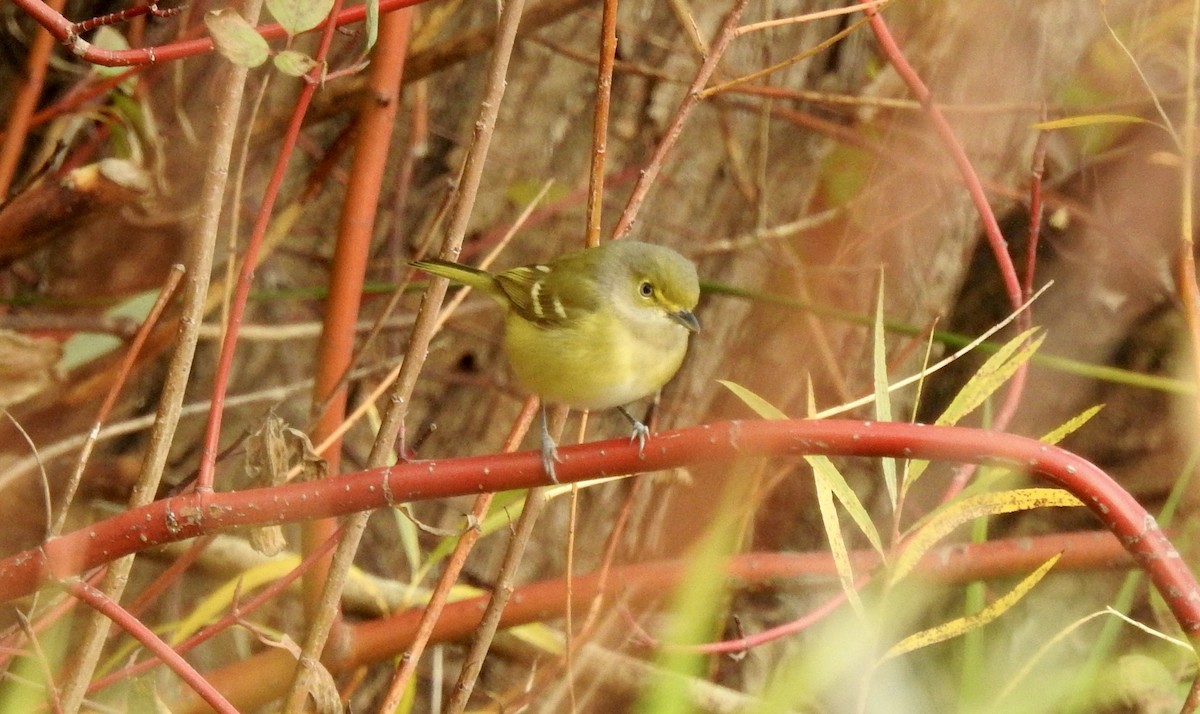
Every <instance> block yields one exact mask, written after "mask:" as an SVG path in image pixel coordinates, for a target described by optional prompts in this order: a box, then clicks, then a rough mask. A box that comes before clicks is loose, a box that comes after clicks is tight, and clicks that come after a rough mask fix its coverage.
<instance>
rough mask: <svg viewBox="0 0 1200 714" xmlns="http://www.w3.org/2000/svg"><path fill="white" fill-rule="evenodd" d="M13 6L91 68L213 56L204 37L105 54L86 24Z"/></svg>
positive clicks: (271, 35)
mask: <svg viewBox="0 0 1200 714" xmlns="http://www.w3.org/2000/svg"><path fill="white" fill-rule="evenodd" d="M425 1H426V0H380V2H379V12H380V13H381V14H382V13H385V12H391V11H392V10H398V9H400V8H402V7H409V6H411V5H418V4H420V3H423V2H425ZM13 4H14V5H16V6H17V7H19V8H21V9H22V10H24V11H25V12H26V13H27V14H28V15H29V16H30V17H32V18H33V19H34V20H35V21H37V23H38V24H39V25H41V26H42V27H44V28H46V29H47V30H49V31H50V34H51V35H53V36H54V37H55V39H57V40H58V41H59V42H61V43H63V44H64V45H66V46H67V48H68V49H69V50H70V51H71V53H72V54H74V55H75V56H77V57H79V58H81V59H84V60H87V61H88V62H91V63H92V64H98V65H103V66H105V67H128V66H132V65H143V64H154V63H155V62H166V61H169V60H176V59H182V58H184V57H192V56H195V55H202V54H205V53H207V52H211V51H212V49H213V41H212V39H210V38H208V37H202V38H200V39H196V40H184V41H181V42H172V43H171V44H168V45H160V46H158V47H140V48H137V49H130V50H103V49H100V48H99V47H96V46H95V45H93V44H91V43H90V42H87V41H86V40H84V39H83V38H81V37H80V36H79V35H80V32H82V31H83V30H85V29H87V28H86V23H87V22H88V21H84V22H83V23H76V22H71V21H70V20H68V19H67V18H65V17H63V16H62V15H61V14H60V13H58V12H55V10H54V9H53V8H51V7H50V6H48V5H46V3H44V2H42V0H13ZM366 15H367V6H366V5H356V6H354V7H349V8H346V9H345V10H342V11H341V12H339V13H338V15H337V17H336V18H335V19H334V25H335V26H336V27H342V26H343V25H350V24H353V23H355V22H362V20H363V18H365V17H366ZM327 22H328V20H326V21H325V22H322V23H321V24H320V25H318V26H316V27H315V28H313V30H320V29H322V28H323V27H325V25H326V23H327ZM255 29H256V30H257V31H258V34H260V35H262V36H263V38H264V39H268V40H274V39H279V38H282V37H287V30H285V29H284V28H283V26H282V25H279V24H278V23H276V24H272V25H262V26H261V27H257V28H255Z"/></svg>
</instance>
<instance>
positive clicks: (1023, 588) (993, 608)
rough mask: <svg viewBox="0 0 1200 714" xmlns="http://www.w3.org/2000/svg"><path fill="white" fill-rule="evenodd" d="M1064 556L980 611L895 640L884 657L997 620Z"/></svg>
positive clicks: (1028, 577)
mask: <svg viewBox="0 0 1200 714" xmlns="http://www.w3.org/2000/svg"><path fill="white" fill-rule="evenodd" d="M1061 557H1062V553H1059V554H1058V555H1055V556H1054V557H1053V558H1051V559H1050V560H1047V561H1046V562H1045V563H1042V565H1041V566H1039V567H1038V569H1037V570H1035V571H1033V572H1032V573H1030V574H1029V575H1028V576H1027V577H1026V578H1025V579H1024V580H1022V581H1021V582H1019V583H1017V586H1016V587H1015V588H1013V589H1012V590H1009V591H1008V592H1007V593H1006V594H1005V595H1003V596H1002V597H1000V598H997V599H996V601H995V602H993V603H992V604H991V605H988V606H987V607H985V608H983V609H982V610H980V611H979V612H977V613H975V614H973V615H967V616H966V617H956V618H955V619H953V620H950V621H948V622H944V623H942V624H940V625H938V626H936V627H931V628H929V629H928V630H922V631H920V632H918V633H916V634H913V635H909V636H908V637H905V638H904V639H903V640H900V641H899V642H897V643H896V644H894V645H892V647H891V649H889V650H888V651H887V652H886V653H884V655H883V659H884V660H889V659H892V658H894V657H899V656H900V655H902V654H906V653H908V652H912V651H914V650H919V649H921V648H922V647H928V646H929V645H935V644H937V643H939V642H945V641H946V640H950V639H953V638H955V637H959V636H960V635H963V634H965V633H967V632H970V631H971V630H974V629H976V628H979V627H983V626H984V625H986V624H988V623H989V622H991V621H992V620H995V619H996V618H997V617H1000V616H1001V615H1003V614H1004V613H1005V612H1007V611H1008V610H1009V609H1011V608H1012V606H1013V605H1016V604H1017V603H1018V602H1019V601H1020V600H1021V598H1023V597H1025V595H1026V594H1028V593H1029V591H1030V590H1032V589H1033V586H1034V585H1037V584H1038V582H1039V581H1041V579H1042V578H1043V577H1044V576H1045V575H1046V573H1047V572H1049V571H1050V568H1053V567H1054V564H1055V563H1057V562H1058V559H1059V558H1061Z"/></svg>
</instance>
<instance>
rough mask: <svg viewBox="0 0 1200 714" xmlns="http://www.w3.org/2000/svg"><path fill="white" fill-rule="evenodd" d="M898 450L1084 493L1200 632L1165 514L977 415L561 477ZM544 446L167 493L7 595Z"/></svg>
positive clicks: (678, 450)
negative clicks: (960, 421)
mask: <svg viewBox="0 0 1200 714" xmlns="http://www.w3.org/2000/svg"><path fill="white" fill-rule="evenodd" d="M801 454H826V455H846V456H850V455H853V456H868V457H876V456H894V457H904V458H920V459H939V460H947V461H965V462H971V463H992V464H1004V465H1009V466H1012V467H1014V468H1019V469H1022V470H1025V471H1028V472H1029V473H1031V474H1034V475H1036V476H1039V477H1041V478H1043V479H1046V480H1048V481H1050V482H1052V483H1055V484H1057V485H1059V486H1061V487H1063V488H1064V489H1066V490H1068V491H1070V492H1071V493H1073V494H1074V495H1075V496H1076V497H1078V498H1079V499H1080V500H1081V501H1082V502H1083V503H1084V505H1086V506H1087V507H1088V508H1089V509H1090V510H1091V511H1092V512H1093V513H1094V514H1095V515H1096V517H1097V518H1099V519H1100V521H1101V523H1103V524H1104V525H1105V527H1107V528H1108V529H1109V530H1110V531H1112V532H1113V534H1115V535H1116V536H1117V537H1118V538H1119V539H1120V540H1121V542H1122V544H1124V546H1125V549H1126V550H1127V551H1128V552H1129V553H1130V555H1132V556H1133V558H1134V561H1135V562H1136V563H1137V564H1138V565H1139V566H1140V567H1141V568H1142V569H1143V570H1145V571H1146V573H1147V574H1148V575H1149V577H1150V579H1151V581H1152V582H1153V583H1154V585H1155V587H1156V588H1157V589H1158V591H1159V593H1160V594H1161V595H1162V597H1163V598H1164V600H1166V602H1167V604H1168V606H1169V607H1170V608H1171V612H1172V613H1173V614H1174V615H1175V618H1176V620H1178V622H1179V624H1180V626H1181V627H1182V628H1183V630H1184V632H1186V633H1187V634H1188V635H1189V636H1193V637H1194V636H1197V634H1198V633H1200V587H1198V586H1197V584H1196V580H1195V578H1194V577H1193V575H1192V573H1191V571H1190V570H1188V567H1187V565H1186V564H1185V563H1184V562H1183V560H1182V559H1181V558H1180V557H1179V554H1178V552H1176V550H1175V548H1174V546H1172V545H1171V543H1170V541H1169V540H1168V539H1167V537H1166V535H1165V534H1164V533H1163V532H1162V530H1161V529H1160V528H1159V527H1158V524H1157V523H1156V522H1155V520H1154V518H1153V516H1151V515H1150V514H1149V513H1147V512H1146V510H1145V509H1144V508H1142V506H1141V505H1140V504H1139V503H1138V502H1137V501H1136V500H1135V499H1134V498H1133V496H1131V495H1130V494H1129V493H1128V492H1127V491H1125V490H1124V489H1123V488H1121V486H1120V485H1118V484H1117V483H1116V482H1115V481H1113V480H1112V478H1111V477H1109V476H1108V474H1106V473H1104V471H1102V470H1101V469H1100V468H1098V467H1097V466H1095V465H1094V464H1092V463H1090V462H1088V461H1086V460H1085V459H1083V458H1081V457H1079V456H1076V455H1075V454H1072V453H1070V452H1068V451H1065V450H1063V449H1060V448H1058V447H1055V446H1050V445H1047V444H1043V443H1041V442H1038V441H1035V440H1033V439H1028V438H1025V437H1021V436H1015V435H1012V434H1004V433H1000V432H990V431H984V430H981V429H968V428H965V427H934V426H923V425H914V424H896V423H874V422H862V421H851V420H828V421H805V420H791V421H732V422H720V423H716V424H709V425H703V426H697V427H691V428H688V429H680V430H676V431H670V432H665V433H661V434H656V435H654V436H653V437H652V438H651V439H650V441H649V442H648V443H647V446H646V450H645V456H644V458H639V456H638V449H637V447H636V446H635V445H632V444H630V443H628V442H627V440H625V439H616V440H612V441H602V442H595V443H591V444H581V445H578V446H567V447H563V448H561V449H559V455H560V456H561V457H562V463H561V464H559V466H558V469H557V471H558V479H559V481H560V482H564V483H566V482H574V481H582V480H586V479H590V478H597V477H600V476H615V475H622V474H630V473H636V472H647V471H657V470H662V469H670V468H676V467H681V466H687V465H695V464H700V463H712V462H726V461H732V460H734V459H740V458H745V457H747V456H760V457H762V456H783V455H793V456H795V455H801ZM547 483H548V482H547V480H546V477H545V474H544V473H543V472H542V467H541V458H540V455H539V454H538V453H537V452H532V451H530V452H522V453H519V454H505V455H491V456H473V457H465V458H459V459H449V460H445V461H417V462H412V463H406V464H398V465H396V466H392V467H387V468H378V469H370V470H367V471H360V472H357V473H352V474H345V475H343V476H338V477H335V478H330V479H325V480H321V481H313V482H308V483H291V484H287V485H284V486H278V487H272V488H261V489H253V490H249V491H238V492H226V493H207V494H201V493H194V494H186V495H182V496H176V497H174V498H169V499H166V500H163V501H157V502H155V503H152V504H149V505H147V506H144V507H141V508H137V509H133V510H131V511H128V512H126V513H123V514H121V515H119V516H115V517H113V518H110V519H107V520H104V521H101V522H99V523H96V524H95V525H92V526H90V527H88V528H83V529H80V530H77V531H73V532H71V533H68V534H66V535H63V536H61V537H58V538H54V539H52V540H50V541H48V542H46V543H45V544H44V545H43V546H42V547H40V548H35V549H31V550H27V551H24V552H22V553H18V554H16V555H13V556H11V557H9V558H6V559H4V560H3V561H0V600H10V599H13V598H16V597H21V596H23V595H27V594H29V593H31V592H33V591H34V590H35V589H36V588H37V587H38V585H39V584H40V583H42V582H43V581H44V580H45V579H46V578H48V577H55V578H65V577H68V576H70V575H73V574H75V573H79V572H82V571H84V570H86V569H88V568H92V567H95V566H98V565H101V564H103V563H106V562H108V561H110V560H113V559H114V558H118V557H120V556H123V555H127V554H129V553H134V552H137V551H141V550H144V549H146V548H149V547H152V546H155V545H160V544H162V543H167V542H171V541H178V540H183V539H185V538H194V537H196V536H199V535H204V534H207V533H211V532H213V531H216V530H219V529H225V528H230V527H233V526H248V525H261V524H265V523H284V522H292V521H299V520H304V519H310V518H323V517H329V516H339V515H344V514H347V513H353V512H357V511H363V510H369V509H374V508H382V507H383V506H385V505H394V504H398V503H405V502H410V501H420V500H428V499H435V498H448V497H451V496H462V495H466V494H470V493H481V492H484V491H502V490H509V489H515V488H531V487H534V486H544V485H546V484H547Z"/></svg>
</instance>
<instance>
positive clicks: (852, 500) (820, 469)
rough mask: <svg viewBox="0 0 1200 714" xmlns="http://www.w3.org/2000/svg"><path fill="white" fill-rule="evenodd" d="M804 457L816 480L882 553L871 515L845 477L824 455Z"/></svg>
mask: <svg viewBox="0 0 1200 714" xmlns="http://www.w3.org/2000/svg"><path fill="white" fill-rule="evenodd" d="M804 458H805V460H806V461H808V464H809V466H812V469H813V475H814V476H816V478H817V482H818V483H823V484H825V486H826V488H828V489H829V490H830V492H831V493H832V494H833V495H834V496H837V500H838V502H839V503H841V504H842V508H844V509H846V513H847V514H848V515H849V516H850V518H851V520H853V521H854V524H855V525H857V526H858V529H859V530H860V531H862V532H863V535H865V536H866V537H867V540H869V541H870V542H871V547H872V548H874V549H875V550H876V552H878V553H879V554H880V555H883V554H884V553H883V542H882V541H881V540H880V539H879V531H877V530H875V524H874V523H873V522H872V521H871V516H870V515H868V514H867V509H866V508H864V507H863V505H862V501H860V500H858V496H857V495H856V494H855V493H854V490H853V489H851V488H850V484H848V483H846V478H845V477H844V476H842V474H841V472H840V471H838V470H837V467H836V466H834V465H833V462H832V461H830V460H829V459H828V458H827V457H825V456H805V457H804Z"/></svg>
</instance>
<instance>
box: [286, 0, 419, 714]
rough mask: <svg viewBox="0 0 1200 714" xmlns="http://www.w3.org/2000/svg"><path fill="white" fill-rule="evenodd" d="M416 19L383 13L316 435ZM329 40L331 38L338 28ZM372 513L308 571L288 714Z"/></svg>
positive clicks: (408, 13)
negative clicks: (303, 627) (304, 622)
mask: <svg viewBox="0 0 1200 714" xmlns="http://www.w3.org/2000/svg"><path fill="white" fill-rule="evenodd" d="M339 8H340V3H337V2H335V4H334V8H333V10H331V12H330V17H334V16H336V15H337V12H338V9H339ZM412 18H413V11H412V10H411V9H404V10H400V11H397V12H393V13H389V14H387V15H385V16H384V17H383V19H382V20H381V21H380V24H379V40H378V42H377V44H376V46H375V50H374V61H373V62H372V63H371V66H370V74H369V78H368V83H369V86H370V91H371V95H372V99H373V100H374V101H371V102H370V103H368V104H366V105H364V106H363V109H362V110H361V111H360V112H359V117H358V124H359V127H358V135H357V139H356V142H355V152H354V159H353V163H352V174H353V175H352V178H351V184H350V185H349V186H348V187H347V190H346V195H345V198H344V200H343V205H342V209H341V219H340V221H339V224H338V238H337V245H336V247H335V249H334V264H333V275H332V276H331V277H330V296H329V299H328V300H327V301H326V306H325V315H324V323H325V331H324V332H323V333H322V335H321V343H320V345H319V347H318V350H317V362H318V364H319V365H320V366H319V369H318V372H317V375H316V381H315V384H314V386H313V402H315V403H321V401H322V400H325V403H324V409H323V410H322V412H321V414H320V416H319V417H318V419H317V425H316V427H315V430H314V433H315V434H317V435H325V434H328V433H329V432H330V431H333V430H335V429H336V428H337V425H338V423H339V422H340V421H342V418H343V416H344V415H345V411H346V397H347V394H346V389H345V388H341V387H339V386H338V385H339V384H342V378H343V376H344V375H345V373H346V372H347V371H348V369H349V367H350V365H351V358H352V355H353V353H354V323H355V320H356V319H357V317H358V310H359V305H360V302H361V300H362V286H363V282H364V279H365V275H366V265H367V255H368V253H369V252H370V244H371V238H372V236H373V233H374V231H373V226H374V224H375V213H376V207H377V206H378V205H379V197H380V194H381V187H382V185H383V175H384V172H385V171H386V169H387V158H388V154H389V151H388V149H389V147H390V145H391V137H392V131H393V124H394V123H395V118H396V114H397V112H398V111H399V106H400V81H401V79H402V77H403V76H404V63H405V57H406V56H407V55H408V41H409V32H410V30H411V28H412ZM331 28H332V23H331ZM328 37H329V40H330V41H332V39H333V35H332V33H329V34H328ZM317 78H318V75H314V76H313V79H317ZM297 129H299V126H298V125H297ZM340 456H341V449H340V444H338V443H337V442H335V446H334V447H333V448H332V449H330V451H329V452H328V453H326V454H325V458H326V459H327V460H328V461H329V463H330V471H331V472H333V473H337V472H338V471H339V470H340ZM369 515H370V514H369V513H357V514H355V515H354V516H352V517H351V518H350V519H348V520H347V522H346V524H345V525H344V526H343V531H342V538H341V540H340V542H339V543H338V548H337V550H336V551H335V553H334V555H333V557H332V558H331V559H330V558H328V557H327V558H323V559H321V561H319V563H318V564H317V566H316V567H314V568H312V569H310V571H309V572H307V573H306V574H305V576H304V582H303V586H304V609H305V615H306V619H307V626H308V629H307V631H306V633H305V636H304V644H303V647H302V649H301V652H300V655H299V662H298V663H297V667H296V671H295V675H294V676H293V678H292V683H291V687H290V689H289V690H288V694H287V698H286V700H285V703H284V705H283V711H285V712H300V711H303V710H304V708H305V705H304V703H305V701H306V698H307V697H308V694H309V692H308V683H309V682H310V681H311V678H310V675H311V671H310V668H311V667H312V666H314V665H315V663H316V662H318V661H319V658H320V656H321V652H322V651H323V650H324V649H325V643H326V641H327V640H328V638H329V633H330V630H331V629H332V628H333V627H334V626H335V625H336V624H338V623H340V616H341V607H340V604H341V597H342V587H343V585H344V583H345V578H346V576H347V573H348V572H349V565H350V562H351V561H352V560H353V558H354V554H355V553H356V552H357V549H358V542H359V538H360V537H361V534H362V530H363V529H364V528H365V527H366V519H367V517H368V516H369ZM336 530H338V525H337V522H336V521H335V520H333V519H320V520H314V521H312V522H310V523H306V524H305V526H304V541H305V543H309V544H312V543H320V542H322V541H323V540H325V539H327V538H328V537H330V536H331V535H332V534H333V533H334V532H335V531H336Z"/></svg>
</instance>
